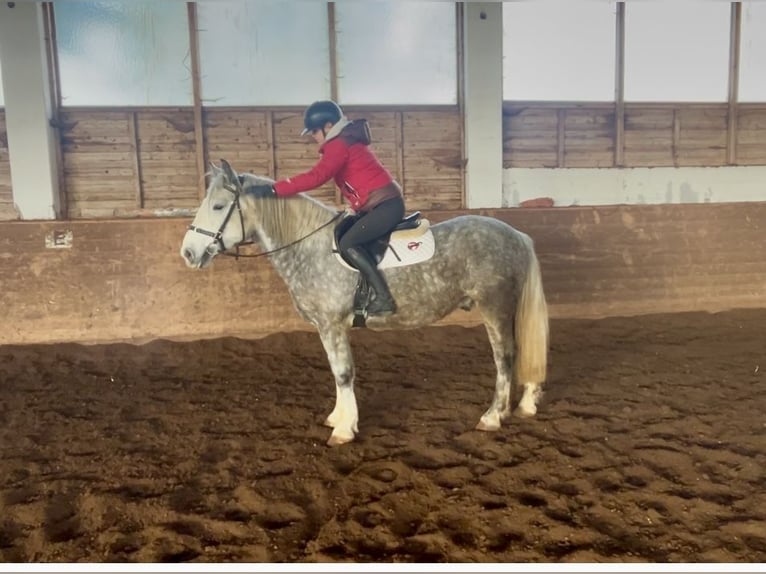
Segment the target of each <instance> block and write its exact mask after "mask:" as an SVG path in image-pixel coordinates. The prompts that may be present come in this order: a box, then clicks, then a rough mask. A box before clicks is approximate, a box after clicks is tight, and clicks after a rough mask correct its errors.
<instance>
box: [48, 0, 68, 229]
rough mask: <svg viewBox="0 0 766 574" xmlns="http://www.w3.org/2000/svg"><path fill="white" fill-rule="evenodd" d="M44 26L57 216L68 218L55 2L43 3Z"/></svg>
mask: <svg viewBox="0 0 766 574" xmlns="http://www.w3.org/2000/svg"><path fill="white" fill-rule="evenodd" d="M43 27H44V30H45V52H46V60H47V69H48V86H49V87H50V93H49V98H50V99H49V103H50V107H51V118H50V125H51V127H52V128H53V130H54V133H55V134H56V172H57V173H56V179H57V181H58V196H59V209H58V213H56V217H57V218H64V219H66V218H67V217H68V215H69V206H68V197H67V193H66V185H65V179H64V152H63V151H62V150H61V131H60V127H61V118H60V116H61V113H60V112H61V81H60V77H61V76H60V74H59V57H58V47H57V46H56V19H55V15H54V12H53V2H44V3H43Z"/></svg>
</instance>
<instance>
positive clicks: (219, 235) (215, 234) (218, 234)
mask: <svg viewBox="0 0 766 574" xmlns="http://www.w3.org/2000/svg"><path fill="white" fill-rule="evenodd" d="M223 187H224V189H226V190H228V191H230V192H231V193H233V194H234V201H232V202H231V205H229V211H227V212H226V217H224V218H223V222H221V226H220V227H219V228H218V231H210V230H208V229H203V228H202V227H197V226H196V225H193V224H189V231H194V232H196V233H201V234H202V235H207V236H208V237H212V238H213V241H212V242H211V243H210V245H208V246H207V248H205V252H206V253H207V254H208V255H213V249H211V248H212V247H213V245H215V244H216V243H217V244H219V245H220V246H221V250H220V253H224V254H226V245H224V243H223V231H224V229H226V226H227V225H228V224H229V219H231V215H232V214H233V213H234V209H235V208H236V210H237V213H238V214H239V225H240V228H241V229H242V240H241V241H239V242H238V243H237V244H236V245H235V246H234V247H236V248H237V254H236V255H237V256H239V248H240V246H242V245H249V244H250V243H252V241H249V242H246V241H245V218H244V217H243V216H242V206H241V205H240V204H239V195H240V190H239V189H236V188H234V187H231V186H228V185H224V186H223Z"/></svg>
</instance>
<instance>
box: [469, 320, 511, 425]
mask: <svg viewBox="0 0 766 574" xmlns="http://www.w3.org/2000/svg"><path fill="white" fill-rule="evenodd" d="M484 324H485V326H486V328H487V335H488V336H489V342H490V345H492V356H493V358H494V360H495V367H496V368H497V381H496V382H495V396H494V398H493V399H492V404H491V405H490V407H489V409H487V412H485V413H484V414H483V415H482V417H481V420H479V424H477V425H476V428H477V429H478V430H482V431H494V430H498V429H499V428H500V423H501V422H502V421H503V420H504V419H505V418H507V417H508V416H509V415H510V414H511V381H512V373H513V352H514V351H513V336H512V335H511V333H512V332H513V331H512V328H513V325H502V324H500V321H499V320H498V319H497V318H496V317H489V316H487V315H486V314H485V315H484Z"/></svg>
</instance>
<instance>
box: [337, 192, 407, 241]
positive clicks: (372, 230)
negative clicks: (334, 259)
mask: <svg viewBox="0 0 766 574" xmlns="http://www.w3.org/2000/svg"><path fill="white" fill-rule="evenodd" d="M403 217H404V200H403V199H402V198H401V197H394V198H392V199H387V200H386V201H384V202H383V203H381V204H380V205H378V206H377V207H375V208H374V209H373V210H372V211H369V212H368V213H364V214H362V215H361V217H359V219H357V221H356V223H354V225H352V226H351V228H350V229H349V230H348V231H347V232H346V233H345V234H344V235H343V237H341V239H340V244H339V245H338V247H339V248H340V250H341V251H342V252H344V253H345V252H346V250H347V249H349V248H350V247H360V246H362V245H364V244H365V243H370V242H371V241H375V240H376V239H378V238H379V237H383V236H384V235H385V234H386V233H388V232H390V231H391V230H392V229H393V228H394V227H396V225H397V223H399V222H400V221H401V220H402V218H403Z"/></svg>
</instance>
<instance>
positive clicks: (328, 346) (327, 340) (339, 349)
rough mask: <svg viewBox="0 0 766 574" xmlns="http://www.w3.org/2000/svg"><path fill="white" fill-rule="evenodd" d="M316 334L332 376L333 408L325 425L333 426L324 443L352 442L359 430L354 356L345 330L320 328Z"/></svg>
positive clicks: (333, 444)
mask: <svg viewBox="0 0 766 574" xmlns="http://www.w3.org/2000/svg"><path fill="white" fill-rule="evenodd" d="M319 337H320V338H321V339H322V345H323V346H324V350H325V352H326V353H327V359H328V360H329V361H330V368H331V369H332V374H333V375H334V376H335V408H334V409H333V410H332V412H331V413H330V415H329V416H328V417H327V419H326V420H325V424H326V425H327V426H330V427H332V428H333V431H332V435H330V439H329V440H328V441H327V444H328V445H330V446H336V445H339V444H345V443H347V442H351V441H352V440H354V435H355V434H356V433H357V432H359V427H358V422H359V412H358V410H357V407H356V396H354V357H353V355H352V354H351V344H350V343H349V340H348V332H347V331H346V330H345V329H343V328H338V327H332V328H329V329H320V330H319Z"/></svg>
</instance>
